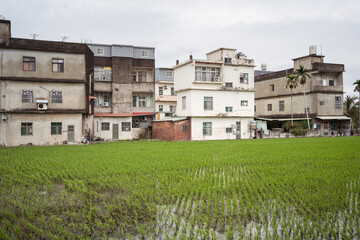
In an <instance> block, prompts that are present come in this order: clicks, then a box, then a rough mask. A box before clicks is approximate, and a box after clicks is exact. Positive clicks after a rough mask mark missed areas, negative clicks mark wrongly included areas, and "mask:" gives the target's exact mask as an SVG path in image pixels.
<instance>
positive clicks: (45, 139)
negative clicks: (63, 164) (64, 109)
mask: <svg viewBox="0 0 360 240" xmlns="http://www.w3.org/2000/svg"><path fill="white" fill-rule="evenodd" d="M22 122H27V123H29V122H31V123H32V124H33V131H32V132H33V133H32V135H29V136H22V135H21V123H22ZM51 122H61V123H62V133H61V134H58V135H51ZM68 125H74V130H75V143H80V142H81V137H82V130H83V129H82V114H7V120H6V121H3V120H2V121H1V125H0V128H1V129H0V133H2V134H1V137H0V145H6V146H18V145H22V144H29V143H30V144H32V145H53V144H62V143H63V142H64V141H67V140H68V134H67V130H68Z"/></svg>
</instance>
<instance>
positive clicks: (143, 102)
mask: <svg viewBox="0 0 360 240" xmlns="http://www.w3.org/2000/svg"><path fill="white" fill-rule="evenodd" d="M151 106H153V105H152V94H145V93H143V94H136V95H133V107H151Z"/></svg>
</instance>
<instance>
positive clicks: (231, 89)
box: [173, 48, 255, 140]
mask: <svg viewBox="0 0 360 240" xmlns="http://www.w3.org/2000/svg"><path fill="white" fill-rule="evenodd" d="M206 56H207V58H206V60H200V59H193V58H192V56H190V59H189V60H188V61H185V62H183V63H180V64H179V63H178V62H177V65H176V66H174V67H173V69H174V86H175V92H176V94H177V108H176V116H177V117H179V118H181V117H186V118H187V119H188V120H187V121H188V122H189V124H188V126H186V127H185V126H183V131H190V136H191V137H190V139H191V140H216V139H246V138H250V137H252V136H254V135H253V134H254V133H253V132H252V130H251V129H250V124H251V122H252V120H253V119H254V67H255V66H254V60H252V59H248V58H247V57H246V56H245V55H244V54H242V53H239V52H236V49H231V48H219V49H217V50H214V51H211V52H209V53H207V54H206ZM179 121H185V120H184V119H180V120H179Z"/></svg>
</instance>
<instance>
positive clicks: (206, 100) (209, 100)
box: [204, 97, 213, 110]
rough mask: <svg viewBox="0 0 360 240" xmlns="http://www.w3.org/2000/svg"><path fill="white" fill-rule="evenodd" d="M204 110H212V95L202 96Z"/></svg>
mask: <svg viewBox="0 0 360 240" xmlns="http://www.w3.org/2000/svg"><path fill="white" fill-rule="evenodd" d="M204 110H213V97H204Z"/></svg>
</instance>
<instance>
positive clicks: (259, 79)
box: [255, 47, 350, 136]
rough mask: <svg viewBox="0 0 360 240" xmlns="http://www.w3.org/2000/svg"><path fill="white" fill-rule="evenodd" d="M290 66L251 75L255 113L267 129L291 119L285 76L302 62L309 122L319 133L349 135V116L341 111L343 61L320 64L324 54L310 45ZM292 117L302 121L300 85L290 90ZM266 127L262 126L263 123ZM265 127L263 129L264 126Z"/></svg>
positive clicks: (302, 101) (303, 116)
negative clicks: (302, 55)
mask: <svg viewBox="0 0 360 240" xmlns="http://www.w3.org/2000/svg"><path fill="white" fill-rule="evenodd" d="M293 62H294V68H290V69H285V70H282V71H277V72H271V73H265V74H261V75H258V76H256V77H255V90H256V91H255V104H256V112H255V116H256V118H257V120H260V121H261V120H263V121H266V122H267V125H268V126H269V128H278V127H281V125H282V123H284V122H286V121H291V91H290V88H286V81H287V79H286V76H287V75H288V74H291V73H292V72H293V71H294V69H295V70H296V69H298V68H299V67H300V65H303V66H304V67H305V68H306V69H309V70H310V72H309V75H310V79H307V81H306V84H305V93H306V101H307V107H308V113H309V118H310V124H311V128H312V129H316V130H317V131H318V132H319V135H321V136H331V135H337V134H338V133H340V132H341V133H342V134H345V135H350V118H347V117H345V116H344V114H343V72H344V65H343V64H334V63H324V56H320V55H317V54H316V48H315V47H311V48H310V53H309V55H308V56H304V57H299V58H295V59H293ZM293 115H294V120H306V112H305V103H304V95H303V86H302V85H300V84H299V86H298V87H297V88H296V89H293ZM264 126H266V125H264ZM264 130H265V129H264Z"/></svg>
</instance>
